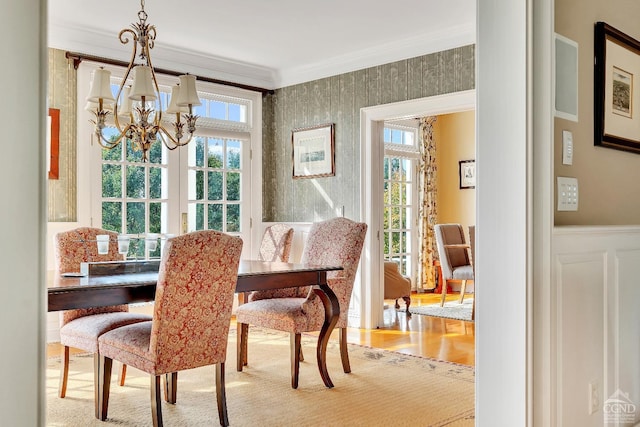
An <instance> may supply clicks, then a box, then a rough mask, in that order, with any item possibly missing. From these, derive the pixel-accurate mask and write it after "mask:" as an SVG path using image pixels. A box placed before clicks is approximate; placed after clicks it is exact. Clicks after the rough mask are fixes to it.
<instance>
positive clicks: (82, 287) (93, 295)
mask: <svg viewBox="0 0 640 427" xmlns="http://www.w3.org/2000/svg"><path fill="white" fill-rule="evenodd" d="M95 264H96V267H110V266H111V265H114V266H117V267H118V268H112V269H109V268H107V269H101V270H102V271H99V272H98V271H97V272H96V274H92V273H91V272H90V271H89V272H88V273H87V272H74V273H66V274H64V275H61V274H59V273H56V272H53V271H50V272H49V274H48V280H47V294H48V311H60V310H70V309H80V308H94V307H104V306H110V305H118V304H129V303H138V302H147V301H153V300H154V298H155V291H156V284H157V282H158V269H157V267H156V268H154V267H153V265H152V266H151V268H138V267H140V266H145V265H146V267H149V265H148V264H149V263H146V264H145V263H136V262H128V261H125V262H115V263H95ZM155 265H156V266H158V265H159V263H156V264H155ZM123 266H124V267H125V268H122V267H123ZM337 270H342V267H341V266H327V265H314V264H296V263H284V262H264V261H254V260H241V261H240V264H239V267H238V281H237V284H236V292H238V293H239V292H251V291H258V290H270V289H281V288H291V287H304V286H312V289H313V291H314V292H315V293H316V294H317V295H318V297H319V298H320V300H321V301H322V304H323V306H324V311H325V313H324V314H325V318H324V323H323V325H322V329H321V330H320V334H319V335H318V345H317V350H316V355H317V360H318V369H319V370H320V376H321V377H322V380H323V382H324V384H325V386H327V387H329V388H331V387H333V382H332V381H331V378H330V377H329V372H328V371H327V363H326V354H327V344H328V342H329V337H330V335H331V332H332V331H333V329H334V327H335V325H336V323H337V321H338V318H339V316H340V305H339V303H338V298H337V297H336V295H335V293H334V292H333V291H332V290H331V288H330V287H329V285H328V284H327V273H328V272H330V271H337Z"/></svg>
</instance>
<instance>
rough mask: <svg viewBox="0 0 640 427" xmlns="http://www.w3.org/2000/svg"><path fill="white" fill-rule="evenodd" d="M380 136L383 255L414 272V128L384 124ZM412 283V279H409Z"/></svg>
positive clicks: (405, 270) (403, 270)
mask: <svg viewBox="0 0 640 427" xmlns="http://www.w3.org/2000/svg"><path fill="white" fill-rule="evenodd" d="M383 138H384V160H383V179H384V184H383V188H384V202H383V203H384V215H383V223H384V225H383V228H384V258H385V259H386V260H389V261H394V262H396V263H397V264H398V265H399V268H400V273H401V274H402V275H404V276H409V277H411V278H412V279H415V277H416V273H417V270H416V269H417V250H418V247H417V236H418V233H417V214H418V212H417V199H418V197H417V191H418V189H417V183H416V177H417V164H418V159H419V152H418V148H417V146H416V140H417V124H416V127H415V128H412V127H407V126H400V125H396V124H391V123H385V126H384V130H383ZM413 282H414V283H415V280H413Z"/></svg>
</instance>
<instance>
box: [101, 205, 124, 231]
mask: <svg viewBox="0 0 640 427" xmlns="http://www.w3.org/2000/svg"><path fill="white" fill-rule="evenodd" d="M102 228H104V229H105V230H111V231H117V232H121V231H122V203H120V202H103V203H102Z"/></svg>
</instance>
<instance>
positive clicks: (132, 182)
mask: <svg viewBox="0 0 640 427" xmlns="http://www.w3.org/2000/svg"><path fill="white" fill-rule="evenodd" d="M127 197H129V198H133V199H143V198H144V197H145V176H144V167H143V166H127Z"/></svg>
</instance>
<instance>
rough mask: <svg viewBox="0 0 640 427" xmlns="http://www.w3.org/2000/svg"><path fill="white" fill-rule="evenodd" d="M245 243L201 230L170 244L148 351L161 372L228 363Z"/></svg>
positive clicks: (161, 263) (158, 292) (161, 274)
mask: <svg viewBox="0 0 640 427" xmlns="http://www.w3.org/2000/svg"><path fill="white" fill-rule="evenodd" d="M241 252H242V239H241V238H239V237H234V236H230V235H227V234H224V233H220V232H218V231H213V230H203V231H195V232H192V233H188V234H185V235H182V236H177V237H174V238H171V239H169V240H167V243H166V245H165V248H164V252H163V254H162V259H161V262H160V271H159V274H158V285H157V287H156V297H155V306H154V312H153V324H152V328H151V339H150V343H149V351H150V353H151V355H152V358H154V362H155V364H156V371H157V372H177V371H181V370H183V369H191V368H197V367H199V366H205V365H211V364H216V363H220V362H224V361H225V359H226V354H227V339H228V336H229V326H230V322H231V308H232V306H233V296H234V292H235V289H236V283H237V281H238V264H239V262H240V254H241Z"/></svg>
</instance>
